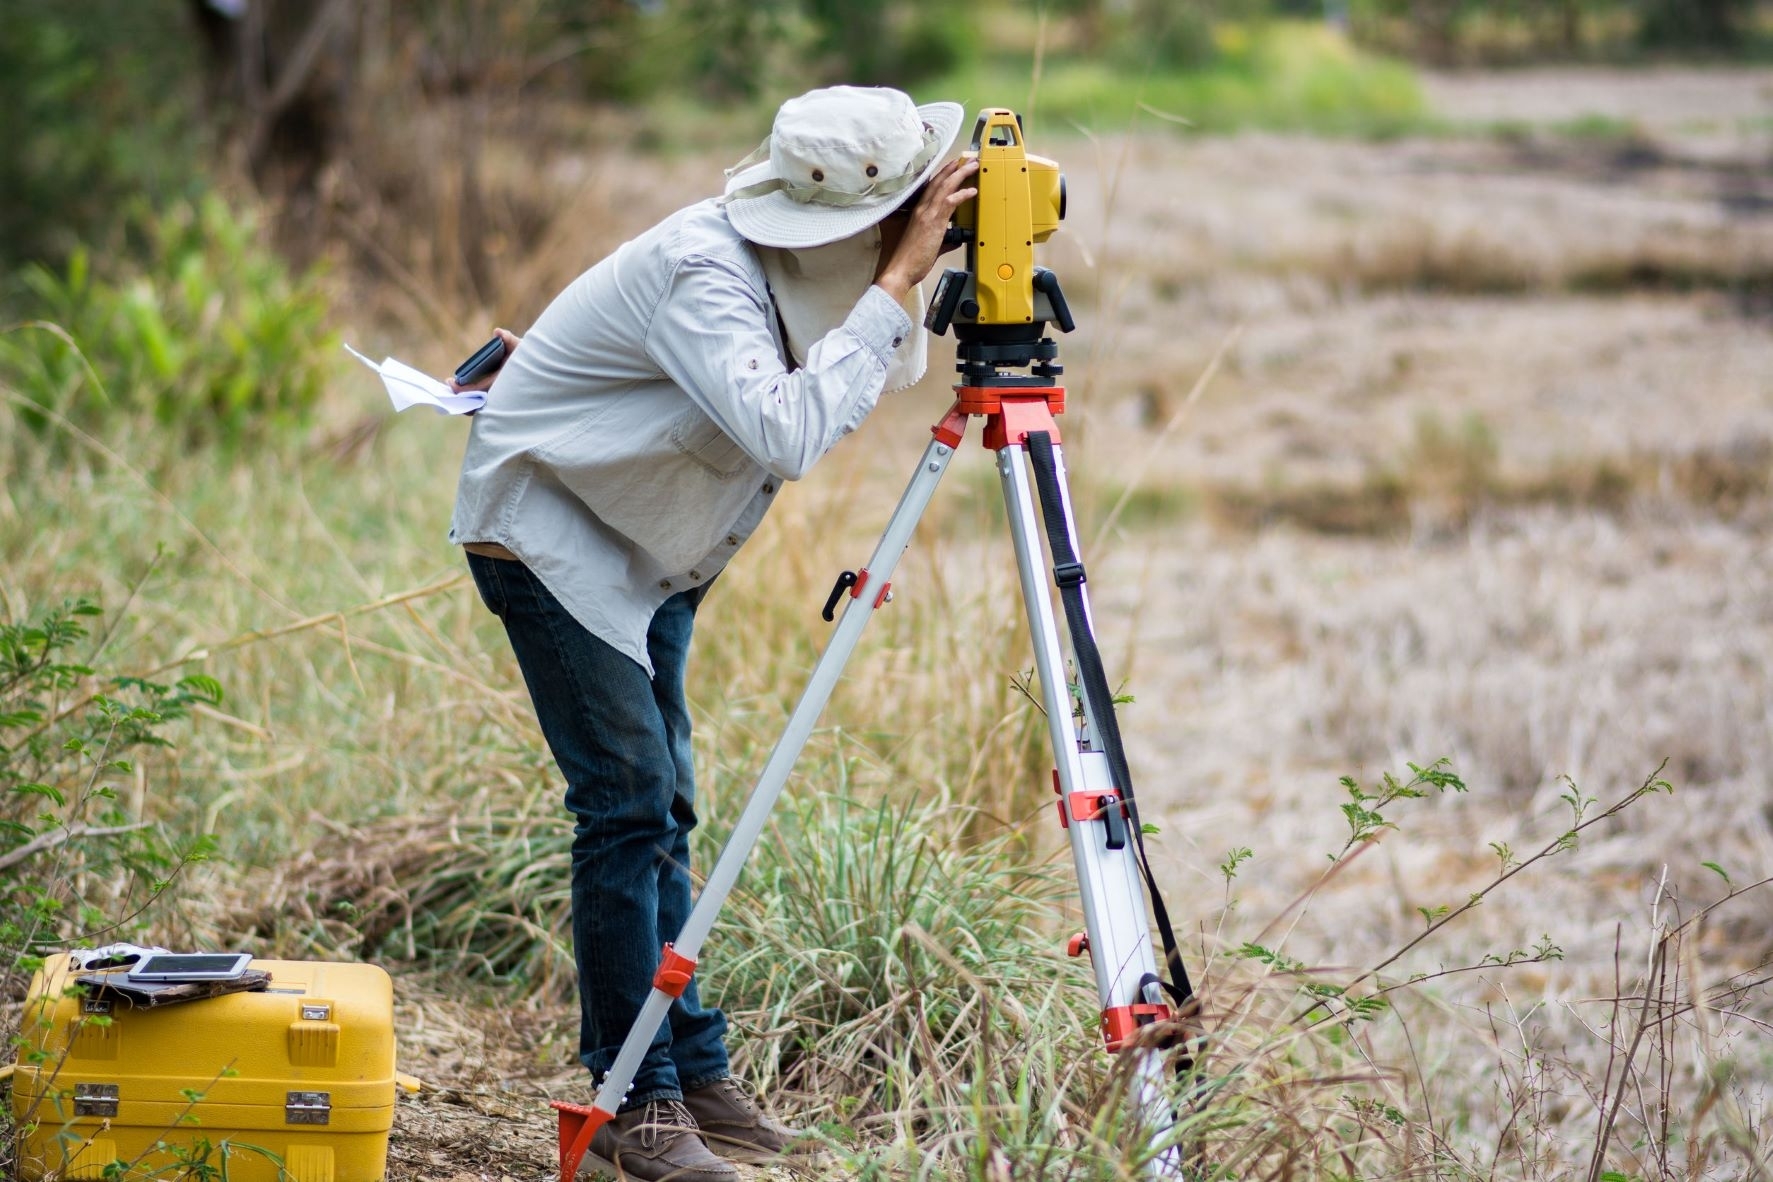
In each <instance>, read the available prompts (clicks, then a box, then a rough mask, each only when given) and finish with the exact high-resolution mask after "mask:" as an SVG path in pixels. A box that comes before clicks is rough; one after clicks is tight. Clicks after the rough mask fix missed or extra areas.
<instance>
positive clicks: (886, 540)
mask: <svg viewBox="0 0 1773 1182" xmlns="http://www.w3.org/2000/svg"><path fill="white" fill-rule="evenodd" d="M953 456H954V448H953V447H952V446H950V445H949V444H947V443H944V442H942V441H941V440H940V439H935V440H931V441H930V445H929V447H927V448H925V449H924V453H923V459H922V460H920V461H919V462H918V466H917V471H916V472H915V473H914V474H913V475H912V477H911V481H910V483H909V484H907V485H906V487H905V493H904V495H903V496H902V497H900V498H899V504H898V507H897V508H895V509H894V510H893V516H892V518H891V520H889V521H888V522H887V527H886V531H885V532H884V533H883V534H881V537H880V542H879V544H878V545H876V546H875V549H874V554H873V556H872V557H871V558H870V559H869V560H868V565H867V566H866V567H864V568H863V569H862V571H861V572H860V574H859V577H858V581H857V582H856V584H855V586H854V587H852V588H851V590H850V602H849V603H848V604H846V605H845V607H844V611H843V615H842V616H841V617H840V618H839V619H838V622H837V627H836V629H835V630H834V631H833V633H832V636H831V643H830V644H828V645H827V646H826V647H825V651H824V652H823V653H822V654H821V655H820V657H819V660H818V663H817V664H816V665H814V666H813V672H812V676H811V678H810V679H809V680H808V682H807V687H806V690H805V691H804V692H803V693H802V694H801V697H800V701H799V703H798V704H796V706H795V707H794V713H793V714H792V715H790V716H789V719H788V725H787V728H786V729H785V730H784V731H783V732H782V737H781V738H780V739H778V740H776V746H775V749H774V750H773V751H771V752H770V757H769V761H768V762H767V763H765V764H764V768H763V773H762V775H761V776H759V778H758V781H757V787H756V788H754V789H752V792H751V799H750V800H749V801H747V802H746V804H745V811H744V812H742V813H740V814H739V820H738V823H737V824H735V825H734V826H733V831H732V835H731V836H730V837H728V838H727V841H726V846H725V847H724V848H723V849H722V850H721V851H720V858H719V860H718V861H716V862H715V864H714V869H713V871H712V872H711V873H710V874H709V875H708V880H707V882H706V883H704V884H703V886H702V893H701V894H700V895H698V896H696V905H695V907H694V908H693V909H692V910H691V911H690V915H689V919H688V920H686V921H685V922H684V925H683V930H682V931H681V932H679V933H678V934H677V939H676V940H675V941H674V942H673V943H671V944H667V945H666V946H665V956H664V963H663V964H662V965H661V966H660V969H659V975H658V976H657V977H655V978H654V981H653V991H652V993H651V994H650V995H648V997H647V1000H646V1004H645V1005H644V1006H643V1007H642V1008H641V1011H640V1016H639V1017H637V1018H636V1019H635V1020H634V1025H633V1026H632V1027H630V1028H629V1030H628V1036H627V1038H625V1039H624V1040H623V1042H622V1049H621V1051H620V1052H618V1053H617V1055H616V1061H615V1062H614V1063H613V1064H611V1066H610V1069H609V1072H608V1074H606V1075H605V1076H604V1079H603V1083H602V1085H601V1086H600V1087H599V1088H598V1092H597V1100H596V1103H595V1105H594V1107H595V1108H596V1109H597V1110H598V1113H599V1114H600V1115H602V1116H603V1118H604V1119H606V1120H607V1119H608V1117H609V1116H613V1115H614V1114H615V1112H616V1109H617V1108H618V1107H620V1105H621V1102H622V1097H623V1096H624V1095H626V1094H627V1091H628V1087H629V1085H630V1084H632V1083H633V1082H634V1075H635V1073H636V1072H637V1071H639V1070H640V1062H641V1060H642V1059H644V1058H645V1057H646V1051H647V1048H648V1047H649V1046H651V1045H652V1041H653V1035H654V1034H656V1033H658V1030H659V1027H660V1025H661V1024H663V1023H664V1021H665V1017H666V1014H667V1012H668V1011H669V1010H670V1009H671V1003H672V1002H673V1001H674V1000H676V999H677V998H678V997H679V996H681V995H682V993H683V990H684V988H685V987H686V986H687V985H688V983H689V978H690V975H691V974H692V973H693V972H694V971H695V963H696V957H697V954H698V953H700V952H701V950H702V941H703V940H705V939H706V938H707V936H708V932H709V931H710V930H711V929H712V928H713V927H714V919H715V917H716V916H717V915H719V913H720V909H721V907H722V906H724V905H725V903H726V899H727V896H728V895H729V894H731V893H732V889H733V885H734V883H736V882H737V881H738V878H739V871H740V870H741V869H743V868H744V865H745V861H746V859H747V858H749V857H750V856H751V850H752V848H753V847H754V846H756V844H757V841H758V838H759V837H761V836H762V834H763V827H764V824H765V823H766V822H767V821H768V820H769V815H770V810H771V809H773V808H774V807H775V804H776V799H777V798H778V797H779V796H781V794H782V789H783V788H784V787H785V786H786V785H787V783H788V776H789V773H791V772H792V771H793V770H794V764H795V761H796V760H798V759H799V758H800V752H801V749H802V748H804V747H805V746H806V742H807V739H809V738H810V737H811V736H812V733H813V726H814V725H815V724H816V723H817V722H818V720H819V715H820V713H821V712H823V711H824V709H825V703H826V702H827V701H829V700H830V698H831V691H832V690H833V689H834V688H835V687H836V685H837V679H838V677H839V675H840V674H841V673H842V672H843V667H844V665H845V664H846V663H848V661H849V659H850V654H851V653H853V652H854V651H855V648H856V642H857V641H858V640H860V639H861V636H862V629H863V628H864V627H865V626H866V625H867V623H868V619H869V617H870V616H872V615H873V614H874V609H875V608H877V607H879V606H880V605H881V603H882V602H883V601H884V600H885V598H886V591H887V586H888V584H889V583H890V581H891V580H892V576H893V568H894V567H895V566H896V565H897V564H898V561H899V559H900V557H901V556H902V555H903V554H904V553H905V548H906V547H907V546H909V545H910V544H911V535H912V533H913V532H914V531H915V530H916V528H917V523H918V520H919V519H920V518H922V516H923V513H924V510H925V509H926V508H927V507H928V505H929V503H930V497H931V496H932V495H934V493H935V491H936V485H937V484H938V483H940V482H941V479H942V474H943V473H944V472H945V471H947V468H948V462H949V460H951V459H952V458H953ZM593 1119H595V1118H593ZM588 1139H589V1138H587V1140H588ZM575 1164H576V1163H575Z"/></svg>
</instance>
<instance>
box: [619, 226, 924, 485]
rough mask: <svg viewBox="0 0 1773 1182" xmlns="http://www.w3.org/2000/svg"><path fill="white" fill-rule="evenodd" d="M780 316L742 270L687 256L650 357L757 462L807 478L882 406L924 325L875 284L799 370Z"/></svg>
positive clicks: (670, 288) (654, 330)
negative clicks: (897, 354)
mask: <svg viewBox="0 0 1773 1182" xmlns="http://www.w3.org/2000/svg"><path fill="white" fill-rule="evenodd" d="M774 316H775V310H774V309H773V308H772V307H771V306H770V304H769V302H768V301H767V300H766V299H764V298H763V297H761V296H759V295H758V293H757V292H756V290H755V289H754V288H753V287H752V285H751V281H750V280H749V279H747V278H746V277H745V275H744V273H743V272H742V271H741V270H740V269H739V266H738V264H736V263H733V262H731V261H729V260H725V259H718V258H705V257H693V258H690V259H686V260H685V261H684V262H683V263H681V264H680V265H679V266H678V268H677V270H676V272H675V273H674V274H673V275H672V277H671V280H670V282H669V284H668V285H667V286H666V289H665V294H664V298H663V299H661V300H660V302H659V306H658V308H657V310H656V311H655V312H654V314H653V319H652V323H651V325H650V326H649V328H648V331H647V342H646V343H647V353H648V355H649V356H650V357H651V358H652V359H653V361H654V363H655V364H657V365H658V366H659V368H660V369H661V370H662V371H663V372H664V373H665V375H666V376H667V377H669V378H670V379H671V380H672V381H673V382H674V383H676V384H677V385H678V386H680V387H681V388H682V389H683V390H684V391H686V392H687V393H688V394H689V396H690V397H691V398H692V399H693V400H694V401H695V402H696V404H697V405H698V406H700V407H701V408H702V410H703V411H705V412H706V413H707V414H708V417H709V418H711V419H713V420H714V421H715V422H716V423H717V424H719V426H720V428H721V430H723V431H725V432H726V433H727V434H728V435H729V436H731V437H732V438H733V439H734V440H735V441H737V442H738V444H739V446H741V447H743V448H744V449H745V451H746V452H747V453H748V454H750V456H751V458H752V459H754V460H756V461H757V462H758V463H759V464H761V465H763V466H764V467H765V468H768V469H769V470H770V471H771V472H774V473H775V474H776V475H778V476H780V477H782V478H783V479H786V480H798V479H800V477H802V476H804V475H805V474H806V472H807V470H808V469H809V468H811V467H812V465H813V462H814V461H816V460H817V459H818V458H819V457H820V456H822V455H824V454H825V452H827V451H828V450H830V449H831V447H832V446H833V445H835V444H836V443H837V441H838V440H839V439H841V438H843V436H845V435H847V434H849V433H850V432H851V431H853V430H855V428H856V427H857V426H858V425H859V424H860V423H861V421H862V419H863V418H864V417H866V416H867V414H868V412H869V411H870V410H872V409H873V408H874V404H875V402H876V401H877V400H878V399H879V398H880V391H881V386H882V384H883V383H884V381H885V379H886V370H887V364H888V362H889V361H890V360H891V359H892V355H893V350H894V349H896V348H897V347H898V346H899V345H900V344H901V343H902V342H903V341H904V339H905V335H906V334H907V333H909V332H912V331H913V330H914V328H915V326H914V325H913V324H912V322H911V317H910V316H908V315H907V314H906V312H905V309H904V308H903V307H901V306H900V305H899V304H898V303H897V302H896V301H895V300H894V299H893V298H892V297H891V296H890V295H889V294H888V293H887V292H886V291H884V290H882V289H879V288H878V287H870V288H869V289H868V290H867V291H866V292H864V293H863V296H862V298H861V299H860V300H859V301H857V303H856V306H855V308H854V309H853V310H852V311H851V312H850V314H849V316H848V317H847V318H845V320H844V322H843V323H842V324H841V325H839V326H838V327H837V328H835V329H833V330H832V331H830V332H829V333H826V334H825V336H823V337H822V338H820V339H819V340H818V341H817V342H816V343H815V344H814V345H813V346H812V348H811V349H810V350H808V353H807V359H806V364H805V365H804V366H802V367H801V368H800V369H797V370H794V371H792V372H790V371H789V370H788V369H787V368H786V367H785V366H784V365H783V363H782V357H781V354H780V353H779V352H778V349H777V345H776V338H775V335H774V334H773V332H772V331H771V320H772V318H773V317H774Z"/></svg>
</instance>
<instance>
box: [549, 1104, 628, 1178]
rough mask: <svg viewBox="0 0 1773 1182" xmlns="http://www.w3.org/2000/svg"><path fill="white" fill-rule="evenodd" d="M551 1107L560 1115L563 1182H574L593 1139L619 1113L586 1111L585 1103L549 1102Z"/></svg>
mask: <svg viewBox="0 0 1773 1182" xmlns="http://www.w3.org/2000/svg"><path fill="white" fill-rule="evenodd" d="M548 1104H549V1106H550V1107H551V1108H553V1109H554V1110H555V1111H556V1112H558V1113H560V1182H573V1176H574V1175H575V1174H577V1173H578V1172H579V1161H580V1159H582V1158H583V1157H584V1156H585V1150H587V1149H589V1148H590V1147H591V1138H593V1137H595V1136H596V1135H597V1130H598V1129H601V1128H602V1127H603V1126H604V1125H605V1124H607V1123H609V1121H611V1120H612V1119H614V1117H615V1115H616V1114H615V1113H613V1112H605V1111H604V1110H603V1109H601V1108H595V1107H593V1108H587V1107H585V1106H584V1105H583V1104H568V1103H566V1102H565V1101H564V1100H550V1101H549V1102H548Z"/></svg>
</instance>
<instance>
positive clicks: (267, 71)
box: [189, 0, 357, 198]
mask: <svg viewBox="0 0 1773 1182" xmlns="http://www.w3.org/2000/svg"><path fill="white" fill-rule="evenodd" d="M189 3H190V7H191V11H192V14H193V16H194V17H195V19H196V21H197V25H198V28H199V29H200V30H201V32H202V35H203V40H204V44H205V48H206V50H207V56H208V62H209V71H208V73H209V78H208V84H209V94H210V99H211V104H212V106H213V107H214V108H215V109H217V110H219V111H221V112H224V113H225V114H224V115H223V118H222V119H221V120H220V122H222V123H223V124H225V125H227V126H229V127H230V129H231V131H232V133H233V136H234V140H235V143H236V144H237V146H238V148H239V150H240V152H241V155H242V158H243V160H244V163H245V164H246V167H247V170H248V172H249V173H250V174H251V176H252V178H253V180H254V182H255V183H257V184H258V185H259V186H260V187H261V188H265V189H268V190H273V191H276V192H278V193H280V194H287V195H291V196H297V197H303V198H312V197H313V196H314V195H315V194H316V193H317V191H318V188H319V184H320V177H321V174H322V172H323V170H324V168H325V166H326V164H327V163H328V162H329V161H330V160H331V159H332V157H333V155H334V154H335V153H336V152H337V151H338V149H339V146H340V140H341V138H342V136H343V134H344V127H345V120H344V115H345V110H346V107H347V105H348V104H349V102H350V98H351V91H352V83H353V67H354V65H355V63H356V60H357V55H356V45H355V42H356V22H355V21H353V20H352V19H351V8H352V6H351V4H350V3H349V2H348V0H320V2H319V3H315V2H313V0H239V2H237V3H232V4H229V3H216V2H215V0H189Z"/></svg>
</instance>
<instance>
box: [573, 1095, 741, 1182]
mask: <svg viewBox="0 0 1773 1182" xmlns="http://www.w3.org/2000/svg"><path fill="white" fill-rule="evenodd" d="M587 1170H592V1171H595V1170H602V1171H605V1172H607V1173H610V1174H614V1175H615V1176H616V1177H617V1178H624V1179H626V1178H638V1179H641V1182H735V1180H736V1179H737V1178H738V1177H739V1171H738V1170H736V1169H734V1168H733V1166H732V1165H731V1164H729V1163H727V1162H724V1161H721V1160H720V1159H719V1158H718V1157H715V1156H714V1155H713V1154H712V1153H709V1152H708V1146H707V1145H705V1144H703V1142H702V1138H701V1137H700V1136H699V1135H698V1134H697V1132H696V1118H695V1117H693V1116H691V1115H690V1112H689V1109H687V1108H685V1107H684V1106H683V1105H682V1104H681V1103H680V1102H678V1101H676V1100H651V1101H648V1102H647V1103H645V1104H643V1105H641V1106H640V1107H639V1108H634V1109H630V1110H629V1111H627V1112H618V1113H616V1115H615V1119H613V1120H611V1121H610V1122H609V1123H607V1124H605V1125H604V1126H603V1127H602V1128H601V1129H598V1130H597V1133H596V1135H595V1136H593V1137H592V1138H591V1147H590V1149H589V1150H588V1151H587V1152H586V1153H585V1160H584V1162H583V1163H582V1164H581V1166H580V1172H581V1173H584V1172H586V1171H587Z"/></svg>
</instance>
